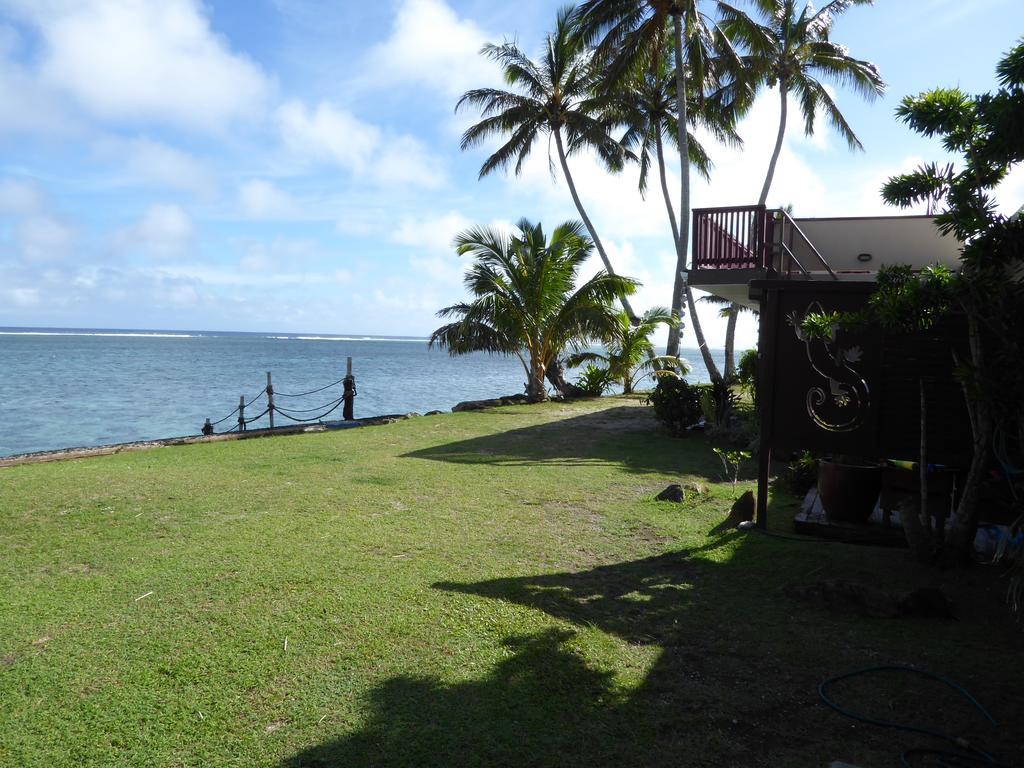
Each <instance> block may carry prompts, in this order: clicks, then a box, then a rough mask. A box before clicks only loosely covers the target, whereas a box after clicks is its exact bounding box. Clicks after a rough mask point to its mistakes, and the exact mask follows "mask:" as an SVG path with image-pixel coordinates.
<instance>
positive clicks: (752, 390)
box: [736, 349, 757, 408]
mask: <svg viewBox="0 0 1024 768" xmlns="http://www.w3.org/2000/svg"><path fill="white" fill-rule="evenodd" d="M736 380H737V381H738V382H739V385H740V387H742V388H743V391H744V392H746V393H747V394H748V395H750V401H751V402H752V403H753V404H754V407H755V408H756V407H757V350H756V349H748V350H747V351H746V352H744V353H743V354H742V355H740V361H739V363H737V365H736Z"/></svg>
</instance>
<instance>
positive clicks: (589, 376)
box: [576, 365, 615, 397]
mask: <svg viewBox="0 0 1024 768" xmlns="http://www.w3.org/2000/svg"><path fill="white" fill-rule="evenodd" d="M614 383H615V378H614V377H613V376H612V372H611V371H610V370H609V369H607V368H599V367H598V366H596V365H588V366H587V367H586V368H584V369H583V370H582V371H580V375H579V378H577V379H576V386H577V387H579V388H580V389H581V390H582V391H583V394H584V395H589V396H590V397H597V396H598V395H603V394H604V393H605V392H607V391H608V388H609V387H611V385H612V384H614Z"/></svg>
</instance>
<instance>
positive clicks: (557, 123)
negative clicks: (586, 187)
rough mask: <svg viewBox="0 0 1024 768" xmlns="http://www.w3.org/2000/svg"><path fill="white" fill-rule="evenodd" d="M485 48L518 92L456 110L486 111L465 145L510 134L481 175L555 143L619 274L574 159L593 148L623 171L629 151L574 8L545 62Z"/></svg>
mask: <svg viewBox="0 0 1024 768" xmlns="http://www.w3.org/2000/svg"><path fill="white" fill-rule="evenodd" d="M481 53H482V54H483V55H484V56H486V57H487V58H489V59H491V60H492V61H494V62H496V63H497V64H499V65H500V66H501V68H502V70H503V71H504V75H505V82H506V83H508V85H509V86H512V87H513V88H515V90H512V91H509V90H501V89H497V88H477V89H475V90H471V91H468V92H467V93H465V94H464V95H463V96H462V98H460V99H459V101H458V103H457V104H456V107H455V109H456V111H458V110H459V109H461V108H463V107H464V106H473V107H477V108H479V110H480V112H481V114H482V116H483V119H482V120H481V121H480V122H478V123H476V124H475V125H473V126H472V127H470V128H469V129H468V130H466V132H465V133H464V134H463V135H462V144H461V146H462V149H463V150H465V149H469V148H470V147H474V146H476V145H478V144H480V143H481V142H483V141H485V140H487V139H489V138H491V137H492V136H501V137H503V138H507V140H506V141H505V143H504V144H502V145H501V146H500V147H499V148H498V149H497V150H496V151H495V152H494V153H493V154H492V155H491V156H490V157H488V158H487V160H485V161H484V164H483V165H482V166H481V167H480V178H483V177H484V176H486V175H488V174H490V173H492V172H494V171H496V170H500V169H506V168H508V167H509V166H512V167H513V168H514V170H515V173H516V175H518V174H519V173H520V172H521V171H522V168H523V163H524V162H526V159H527V158H528V157H529V155H530V152H531V151H532V150H533V148H534V146H535V145H536V144H537V142H538V141H540V140H541V139H543V138H544V137H548V138H549V139H550V140H553V141H554V145H555V150H556V154H557V156H558V163H559V165H560V167H561V169H562V175H563V176H564V177H565V182H566V185H567V186H568V187H569V194H570V195H571V196H572V201H573V203H574V204H575V205H576V210H577V211H579V214H580V218H581V219H582V220H583V223H584V224H585V225H586V228H587V231H588V232H589V233H590V237H591V240H592V241H593V243H594V246H595V247H596V248H597V252H598V255H599V256H600V257H601V261H602V262H603V263H604V268H605V270H607V272H608V274H609V275H614V274H615V270H614V269H613V268H612V264H611V260H610V259H609V258H608V254H607V252H606V251H605V248H604V245H603V244H602V242H601V239H600V238H599V237H598V234H597V229H596V228H595V227H594V223H593V222H592V221H591V220H590V216H588V215H587V211H586V209H585V208H584V207H583V202H582V200H580V196H579V192H578V191H577V189H576V182H575V181H574V179H573V176H572V172H571V171H570V169H569V161H568V157H569V156H571V155H574V154H576V153H578V152H580V151H582V150H585V149H592V150H594V151H596V152H597V154H598V156H599V157H600V158H601V160H602V161H603V162H604V163H605V164H606V165H607V166H608V167H609V168H610V169H613V170H616V169H619V168H621V167H622V165H623V160H624V157H625V153H624V151H623V148H622V146H621V145H620V144H619V143H618V142H617V141H615V139H614V138H613V137H612V135H611V134H610V133H609V126H608V125H607V123H606V122H604V121H603V120H602V119H601V112H602V109H603V104H604V102H603V101H602V99H600V98H598V97H596V96H595V91H596V84H597V79H598V75H599V69H598V67H597V66H596V65H595V62H594V59H593V52H592V51H591V50H590V49H589V48H588V47H587V45H586V43H585V40H584V39H583V37H582V36H581V35H579V34H578V32H577V30H576V28H575V25H574V21H573V18H572V9H571V8H563V9H561V10H560V11H559V12H558V18H557V20H556V22H555V30H554V32H552V33H551V34H549V35H548V36H547V40H546V44H545V47H544V55H543V57H542V58H541V59H540V61H538V62H534V61H533V60H531V59H530V58H529V56H527V55H526V54H525V53H523V51H522V50H520V49H519V47H518V46H517V45H516V44H515V43H512V42H505V43H503V44H501V45H494V44H488V45H485V46H484V47H483V49H482V50H481ZM549 146H550V144H549ZM552 170H553V169H552ZM619 298H620V300H621V302H622V306H623V308H624V309H625V310H626V312H627V313H628V314H629V316H630V318H635V317H636V313H634V312H633V308H632V307H631V306H630V304H629V300H628V299H627V298H626V297H625V296H624V295H623V296H621V297H619Z"/></svg>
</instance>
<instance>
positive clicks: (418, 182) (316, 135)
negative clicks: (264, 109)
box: [276, 100, 447, 189]
mask: <svg viewBox="0 0 1024 768" xmlns="http://www.w3.org/2000/svg"><path fill="white" fill-rule="evenodd" d="M276 119H277V124H278V128H279V130H280V132H281V138H282V139H283V141H284V144H285V146H286V147H287V148H288V149H289V150H290V151H291V152H292V153H293V154H295V155H296V156H298V157H301V158H306V159H308V160H316V161H320V162H330V163H333V164H334V165H337V166H338V167H340V168H343V169H345V170H347V171H350V172H352V173H353V174H354V175H355V176H357V177H359V178H363V179H368V180H370V181H373V182H374V183H377V184H380V185H382V186H392V185H410V186H415V187H421V188H425V189H431V188H436V187H439V186H441V185H443V184H444V183H446V181H447V176H446V173H445V170H444V165H443V163H442V161H441V160H440V158H438V157H436V156H434V155H432V154H431V153H430V151H429V150H428V149H427V147H426V146H425V145H424V144H423V142H421V141H420V140H419V139H416V138H414V137H413V136H409V135H404V134H403V135H390V134H386V133H385V132H383V131H382V130H381V129H380V128H378V127H377V126H375V125H372V124H370V123H367V122H365V121H363V120H360V119H359V118H358V117H356V116H355V115H353V114H352V113H351V112H349V111H347V110H345V109H342V108H341V107H338V106H335V105H333V104H330V103H328V102H324V101H322V102H320V103H319V104H317V106H316V107H315V108H313V109H309V108H307V107H306V105H305V104H303V103H302V102H300V101H296V100H291V101H288V102H286V103H284V104H283V105H281V107H279V108H278V110H277V113H276Z"/></svg>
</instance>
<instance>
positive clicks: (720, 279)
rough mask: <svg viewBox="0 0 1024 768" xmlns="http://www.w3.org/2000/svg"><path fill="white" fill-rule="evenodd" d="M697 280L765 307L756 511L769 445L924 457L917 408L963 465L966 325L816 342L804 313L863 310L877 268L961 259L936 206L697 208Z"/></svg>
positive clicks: (844, 334) (935, 438)
mask: <svg viewBox="0 0 1024 768" xmlns="http://www.w3.org/2000/svg"><path fill="white" fill-rule="evenodd" d="M692 237H693V242H692V247H693V251H692V263H693V268H692V269H691V270H690V272H689V276H688V277H689V283H690V285H691V286H692V287H694V288H697V289H700V290H703V291H707V292H709V293H712V294H714V295H716V296H720V297H722V298H724V299H727V300H729V301H733V302H735V303H738V304H743V305H745V306H748V307H750V308H752V309H756V310H758V312H759V315H760V319H759V332H758V333H759V335H758V350H759V365H758V393H759V394H758V397H759V403H758V405H759V411H760V418H761V422H760V443H761V445H760V455H759V462H760V464H759V470H758V494H757V521H758V523H759V524H760V525H764V524H765V523H766V519H767V499H768V481H769V474H770V463H771V459H772V456H773V454H774V455H777V456H780V457H782V456H785V455H786V454H788V453H790V452H792V451H798V450H811V451H818V452H826V453H834V454H846V455H852V456H859V457H865V458H872V459H901V460H910V461H916V460H918V459H919V458H920V455H921V445H922V436H921V423H922V410H924V411H925V412H926V413H928V412H930V413H932V414H933V415H935V414H941V418H933V419H931V420H929V421H928V422H927V423H928V426H927V427H926V430H925V431H926V433H927V434H926V438H927V440H926V442H927V445H928V461H929V463H942V464H946V465H949V466H951V467H958V466H965V465H966V463H967V462H968V461H969V459H970V446H971V440H970V425H969V422H968V419H967V412H966V408H965V407H964V402H963V397H962V393H961V389H960V385H959V383H958V381H957V380H956V378H955V376H954V375H953V373H954V369H955V367H956V364H957V363H956V361H957V359H958V358H957V353H958V350H960V354H961V355H962V356H963V359H966V353H965V352H963V351H962V350H963V345H964V328H963V324H962V323H960V322H956V321H953V322H948V323H945V324H944V325H942V326H936V327H934V328H929V329H928V330H927V331H922V332H920V333H916V334H889V335H886V334H885V333H883V332H882V331H881V329H879V328H875V327H859V328H853V329H842V328H835V329H833V333H832V337H831V338H829V339H820V338H817V339H816V338H809V337H807V336H805V334H804V333H803V332H802V330H801V328H800V321H801V320H802V319H803V317H805V316H806V315H807V314H809V313H820V312H832V311H838V312H854V311H857V310H859V309H860V308H862V307H863V306H864V305H865V303H866V302H867V300H868V298H869V296H870V295H871V293H872V292H873V291H874V289H875V286H876V283H877V277H878V270H879V268H880V267H882V266H885V265H900V264H908V265H910V266H911V267H913V268H915V269H921V268H923V267H925V266H927V265H930V264H944V265H946V266H948V267H950V268H951V269H954V270H955V269H957V268H958V267H959V257H960V248H961V245H962V244H961V243H960V242H959V241H957V240H956V239H955V238H953V237H949V236H943V235H942V234H941V233H940V232H939V231H938V229H937V228H936V227H935V224H934V217H931V216H874V217H856V218H794V217H793V216H791V215H790V214H789V213H787V212H786V211H784V210H772V209H768V208H766V207H764V206H757V205H751V206H738V207H730V208H703V209H695V210H694V211H693V231H692Z"/></svg>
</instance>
